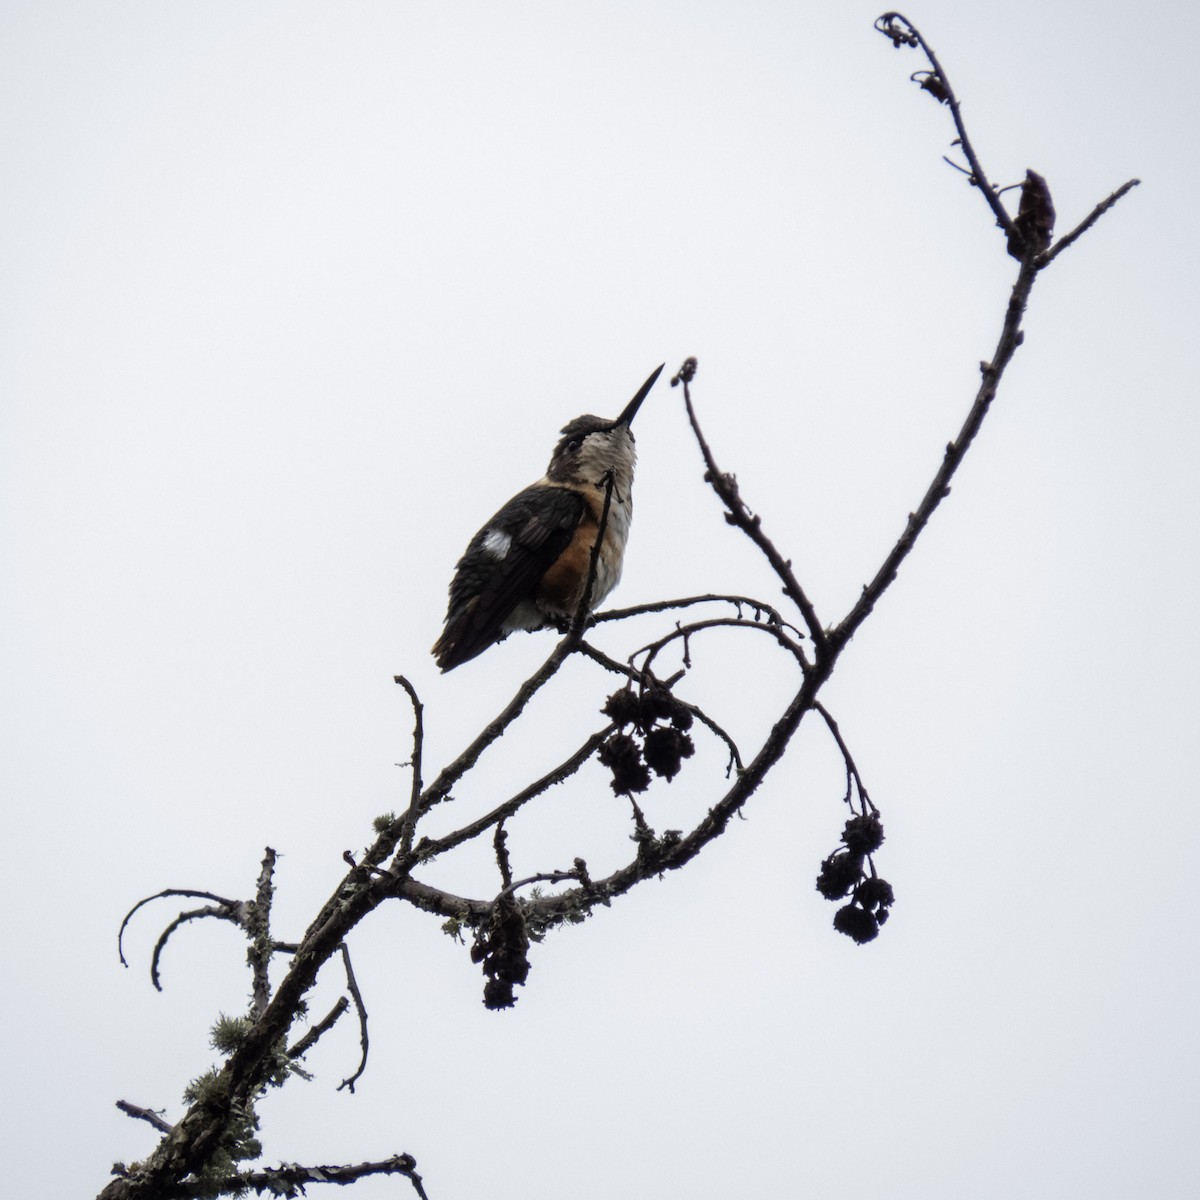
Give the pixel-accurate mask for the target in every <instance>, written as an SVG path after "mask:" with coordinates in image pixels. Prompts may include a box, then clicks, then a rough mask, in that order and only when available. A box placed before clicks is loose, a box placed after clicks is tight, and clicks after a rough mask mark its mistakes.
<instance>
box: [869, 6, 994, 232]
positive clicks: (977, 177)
mask: <svg viewBox="0 0 1200 1200" xmlns="http://www.w3.org/2000/svg"><path fill="white" fill-rule="evenodd" d="M898 24H899V29H898V30H897V28H896V27H897V25H898ZM875 28H876V29H878V30H879V32H880V33H882V34H884V35H885V36H886V37H890V38H891V39H892V44H893V45H895V46H899V45H900V44H901V42H904V43H906V44H908V45H910V46H913V45H918V46H920V47H921V49H922V50H923V51H924V52H925V57H926V58H927V59H928V60H929V65H930V66H931V67H932V68H933V73H934V75H935V76H936V77H937V80H938V82H939V83H940V91H941V92H942V93H943V95H942V96H939V97H938V98H939V99H943V98H944V99H945V102H946V104H947V105H948V107H949V109H950V115H951V117H953V119H954V128H955V129H956V130H957V132H958V141H959V144H960V145H961V146H962V149H963V153H964V154H965V155H966V157H967V162H968V163H970V164H971V171H970V180H971V182H972V183H973V184H974V185H975V186H976V187H977V188H978V189H979V190H980V191H981V192H982V193H983V197H984V199H985V200H986V201H987V203H988V207H989V208H990V209H991V210H992V212H993V213H994V214H995V216H996V224H997V225H999V226H1000V228H1001V229H1003V230H1004V232H1005V233H1006V234H1007V233H1011V231H1012V227H1013V219H1012V217H1011V216H1009V214H1008V210H1007V209H1006V208H1005V207H1004V205H1003V204H1001V203H1000V197H999V196H998V195H997V194H996V189H995V188H994V187H993V186H992V185H991V183H990V181H989V180H988V176H987V173H986V172H985V171H984V169H983V164H982V163H981V162H980V161H979V155H978V154H976V153H975V147H974V146H973V145H972V144H971V138H970V136H969V135H968V134H967V127H966V125H965V124H964V123H963V119H962V111H961V110H960V108H959V106H958V97H957V96H956V95H955V94H954V89H953V88H952V87H951V86H950V77H949V76H948V75H947V74H946V71H945V68H944V67H943V66H942V64H941V63H940V62H939V61H938V56H937V55H936V54H935V53H934V52H933V47H932V46H930V45H929V43H928V42H927V41H926V40H925V38H924V37H923V36H922V35H921V31H920V30H919V29H917V27H916V26H915V25H914V24H913V23H912V22H911V21H910V20H909V19H908V18H907V17H906V16H904V14H903V13H898V12H888V13H884V14H883V16H882V17H880V18H879V19H878V20H877V21H876V22H875ZM894 30H895V31H894ZM925 90H926V91H929V90H930V89H929V88H926V89H925ZM935 94H936V93H935ZM951 165H952V166H953V165H954V164H951Z"/></svg>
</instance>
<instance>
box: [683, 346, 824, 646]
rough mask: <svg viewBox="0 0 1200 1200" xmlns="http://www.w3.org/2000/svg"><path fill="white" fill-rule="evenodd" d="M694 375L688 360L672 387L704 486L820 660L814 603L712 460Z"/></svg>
mask: <svg viewBox="0 0 1200 1200" xmlns="http://www.w3.org/2000/svg"><path fill="white" fill-rule="evenodd" d="M695 375H696V360H695V359H694V358H689V359H687V361H686V362H684V364H683V366H682V367H681V368H680V369H679V373H678V374H677V375H676V376H675V378H674V379H672V380H671V386H672V387H675V386H676V385H677V384H679V383H682V384H683V403H684V406H685V407H686V408H687V416H688V422H689V424H690V425H691V427H692V433H693V434H694V435H695V437H696V443H697V444H698V445H699V447H700V453H701V455H702V456H703V458H704V466H705V472H704V479H705V482H706V483H708V484H709V485H711V487H712V489H713V491H714V492H716V493H717V497H718V498H719V499H720V501H721V502H722V503H723V504H724V505H725V509H726V513H725V520H726V521H728V522H729V523H730V524H731V525H736V526H737V527H738V528H739V529H740V530H742V532H743V533H745V534H746V536H747V537H748V538H749V539H750V540H751V541H752V542H753V543H754V544H755V545H756V546H757V547H758V548H759V549H760V550H761V551H762V552H763V555H764V556H765V557H766V560H767V562H769V563H770V564H771V568H772V570H774V572H775V574H776V575H778V576H779V579H780V581H781V582H782V583H783V590H784V592H785V594H786V595H787V596H788V597H789V598H790V599H791V601H792V603H793V604H795V605H796V607H797V608H798V609H799V610H800V613H801V615H802V616H803V617H804V623H805V625H806V626H807V627H808V634H809V637H811V638H812V640H813V646H814V647H815V648H816V656H817V658H818V659H820V658H821V657H822V655H823V654H824V652H825V649H826V639H825V630H824V628H822V626H821V622H820V620H819V619H818V618H817V613H816V610H815V609H814V608H813V606H812V602H811V601H810V600H809V598H808V597H807V596H806V595H805V593H804V589H803V588H802V587H801V586H800V583H799V581H798V580H797V579H796V576H795V573H794V572H793V571H792V564H791V562H790V561H789V560H788V559H785V558H784V557H783V555H782V554H780V553H779V551H778V550H777V549H776V548H775V543H774V542H772V541H771V539H770V538H769V537H767V535H766V534H765V533H763V531H762V520H761V518H759V517H758V516H756V515H755V514H753V513H752V512H751V511H750V509H749V508H748V507H747V505H746V502H745V501H744V500H743V499H742V497H741V495H740V494H739V492H738V485H737V479H736V478H735V477H734V476H732V475H728V474H726V473H724V472H723V471H721V469H720V468H719V467H718V466H717V461H716V459H715V458H714V457H713V453H712V450H711V449H710V448H709V445H708V442H707V440H706V439H705V437H704V434H703V432H702V431H701V429H700V422H699V421H698V420H697V419H696V410H695V409H694V408H693V407H692V394H691V381H692V380H693V379H694V378H695ZM801 653H803V652H801Z"/></svg>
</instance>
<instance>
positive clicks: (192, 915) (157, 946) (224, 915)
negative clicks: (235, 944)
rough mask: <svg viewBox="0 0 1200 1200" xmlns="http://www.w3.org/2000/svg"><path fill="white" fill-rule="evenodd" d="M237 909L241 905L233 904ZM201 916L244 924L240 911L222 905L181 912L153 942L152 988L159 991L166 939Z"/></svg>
mask: <svg viewBox="0 0 1200 1200" xmlns="http://www.w3.org/2000/svg"><path fill="white" fill-rule="evenodd" d="M235 907H236V908H237V909H238V910H241V909H242V905H241V904H238V905H236V906H235ZM201 917H216V918H217V920H218V921H230V922H232V923H233V924H234V925H238V926H242V925H243V924H244V921H243V918H242V914H241V911H237V912H229V911H227V910H226V909H225V908H224V907H222V908H211V907H210V908H193V909H191V910H190V911H189V912H181V913H180V914H179V916H177V917H176V918H175V920H173V921H172V922H171V923H170V924H169V925H168V926H167V927H166V929H164V930H163V931H162V933H161V934H159V938H158V941H157V942H155V943H154V952H153V953H152V954H151V955H150V982H151V983H153V984H154V990H155V991H157V992H161V991H162V990H163V989H162V980H161V978H160V976H159V970H158V967H159V961H160V960H161V958H162V952H163V950H165V949H166V946H167V941H168V939H169V938H170V937H171V935H172V934H173V933H174V932H175V931H176V930H177V929H178V928H179V927H180V926H181V925H186V924H187V923H188V922H189V921H196V920H199V919H200V918H201Z"/></svg>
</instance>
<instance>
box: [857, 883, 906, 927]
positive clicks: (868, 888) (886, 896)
mask: <svg viewBox="0 0 1200 1200" xmlns="http://www.w3.org/2000/svg"><path fill="white" fill-rule="evenodd" d="M895 900H896V894H895V892H893V891H892V885H891V884H890V883H888V881H887V880H886V879H880V878H878V877H877V876H872V878H870V879H864V880H863V881H862V883H860V884H859V885H858V887H856V888H855V889H854V902H855V903H856V904H861V905H862V906H863V908H865V909H867V910H868V911H870V912H874V911H875V909H880V910H881V911H880V913H879V919H880V920H881V921H883V920H886V919H887V914H886V910H887V909H889V908H891V906H892V905H893V904H894V903H895Z"/></svg>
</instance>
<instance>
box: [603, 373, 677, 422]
mask: <svg viewBox="0 0 1200 1200" xmlns="http://www.w3.org/2000/svg"><path fill="white" fill-rule="evenodd" d="M666 365H667V364H666V363H660V364H659V365H658V368H657V369H656V370H655V371H654V373H653V374H652V375H651V376H650V378H649V379H647V380H646V382H645V383H643V384H642V386H641V387H640V388H638V390H637V395H636V396H634V398H633V399H632V400H630V402H629V403H628V404H627V405H625V411H624V412H623V413H621V415H620V416H619V417H618V418H617V419H616V420H615V421H614V422H613V426H614V427H615V426H617V425H624V426H626V427H628V426H630V425H632V424H633V418H634V417H635V416H636V415H637V410H638V409H639V408H641V407H642V401H643V400H645V398H646V397H647V396H648V395H649V394H650V389H651V388H652V387H653V386H654V381H655V380H656V379H657V378H658V377H659V376H660V375H661V374H662V369H663V367H665V366H666Z"/></svg>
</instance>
